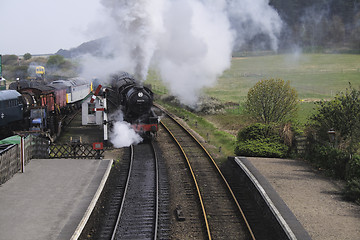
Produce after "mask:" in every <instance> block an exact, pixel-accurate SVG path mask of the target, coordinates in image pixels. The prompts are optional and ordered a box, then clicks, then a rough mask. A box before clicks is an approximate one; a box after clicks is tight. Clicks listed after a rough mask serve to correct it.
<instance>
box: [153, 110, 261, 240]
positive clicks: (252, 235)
mask: <svg viewBox="0 0 360 240" xmlns="http://www.w3.org/2000/svg"><path fill="white" fill-rule="evenodd" d="M156 107H158V108H160V109H161V110H162V111H163V112H164V113H165V114H167V115H168V116H169V117H170V118H171V119H172V120H173V121H174V122H175V123H176V124H177V125H179V126H180V127H181V128H182V129H183V130H185V131H186V132H187V133H188V134H189V135H190V136H191V137H192V138H193V140H194V141H196V143H197V144H198V145H199V146H200V147H201V148H202V150H203V151H204V152H205V154H206V155H207V156H208V158H209V160H210V161H211V162H212V164H213V166H214V167H215V168H216V170H217V173H218V174H219V175H220V176H221V178H222V180H223V181H224V183H225V185H226V187H227V189H228V191H229V193H230V194H231V196H232V198H233V200H234V202H235V204H236V206H237V208H238V210H239V212H240V214H241V216H242V218H243V220H244V222H245V225H246V227H247V229H248V231H249V234H250V235H251V238H252V239H253V240H255V239H256V238H255V235H254V233H253V231H252V229H251V226H250V224H249V222H248V221H247V219H246V216H245V214H244V211H243V210H242V208H241V206H240V204H239V202H238V200H237V199H236V197H235V194H234V192H233V191H232V189H231V187H230V185H229V183H228V181H227V180H226V178H225V176H224V175H223V174H222V172H221V170H220V168H219V167H218V165H217V164H216V162H215V160H214V159H213V158H212V156H211V154H210V153H209V152H208V151H207V150H206V149H205V147H204V146H203V145H202V144H201V143H200V142H199V140H198V139H197V138H196V137H195V136H194V135H193V134H192V133H191V132H190V131H189V130H188V129H186V128H185V127H184V126H183V125H182V124H181V123H180V122H179V121H178V120H176V119H175V117H174V116H173V115H172V114H171V113H169V112H168V111H167V110H165V109H163V108H162V107H160V106H158V105H156ZM161 124H162V126H164V127H165V125H164V123H163V122H162V121H161ZM165 129H167V127H165ZM167 131H169V130H167ZM177 143H178V142H177ZM178 144H179V143H178ZM182 151H183V150H182ZM188 164H189V163H188ZM192 174H193V173H192Z"/></svg>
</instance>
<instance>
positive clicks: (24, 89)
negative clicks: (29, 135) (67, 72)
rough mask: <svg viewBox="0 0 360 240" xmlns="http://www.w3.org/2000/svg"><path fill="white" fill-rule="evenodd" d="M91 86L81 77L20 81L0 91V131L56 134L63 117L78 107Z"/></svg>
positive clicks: (90, 89)
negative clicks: (48, 80) (52, 80)
mask: <svg viewBox="0 0 360 240" xmlns="http://www.w3.org/2000/svg"><path fill="white" fill-rule="evenodd" d="M90 91H92V84H91V83H88V82H86V81H84V80H82V79H80V78H74V79H69V80H58V81H54V82H51V83H45V82H43V81H28V80H19V81H16V82H13V83H11V84H10V85H9V90H3V91H0V115H1V116H0V117H1V118H0V128H1V130H30V131H37V132H48V133H49V134H50V136H54V135H56V134H58V133H59V131H60V129H61V123H62V119H63V118H64V116H65V115H66V114H67V113H69V112H71V111H73V110H74V109H77V108H79V107H80V102H81V100H82V99H84V98H85V97H86V96H87V95H88V94H89V93H90Z"/></svg>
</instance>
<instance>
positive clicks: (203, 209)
mask: <svg viewBox="0 0 360 240" xmlns="http://www.w3.org/2000/svg"><path fill="white" fill-rule="evenodd" d="M160 124H161V125H162V126H163V127H164V128H165V129H166V131H167V132H168V133H169V134H170V135H171V137H172V138H173V139H174V141H175V142H176V144H177V145H178V147H179V149H180V150H181V152H182V154H183V155H184V158H185V159H186V162H187V165H188V167H189V170H190V172H191V175H192V178H193V181H194V184H195V187H196V191H197V194H198V198H199V201H200V205H201V209H202V212H203V217H204V222H205V226H206V232H207V235H208V239H209V240H211V232H210V227H209V222H208V220H207V214H206V210H205V205H204V201H203V199H202V196H201V192H200V188H199V185H198V183H197V180H196V177H195V174H194V171H193V169H192V167H191V164H190V161H189V158H188V157H187V155H186V153H185V151H184V149H183V148H182V146H181V144H180V143H179V141H178V140H177V139H176V137H175V136H174V134H173V133H172V132H171V131H170V129H169V128H168V127H166V126H165V124H164V123H163V122H162V121H161V122H160Z"/></svg>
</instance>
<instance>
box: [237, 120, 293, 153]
mask: <svg viewBox="0 0 360 240" xmlns="http://www.w3.org/2000/svg"><path fill="white" fill-rule="evenodd" d="M288 152H289V147H288V146H287V145H285V144H284V143H283V142H282V141H281V138H280V136H279V134H277V132H276V131H275V130H274V129H273V128H272V126H270V125H265V124H261V123H255V124H252V125H250V126H248V127H246V128H244V129H242V130H240V131H239V133H238V135H237V145H236V147H235V154H236V155H238V156H248V157H281V158H282V157H286V156H287V153H288Z"/></svg>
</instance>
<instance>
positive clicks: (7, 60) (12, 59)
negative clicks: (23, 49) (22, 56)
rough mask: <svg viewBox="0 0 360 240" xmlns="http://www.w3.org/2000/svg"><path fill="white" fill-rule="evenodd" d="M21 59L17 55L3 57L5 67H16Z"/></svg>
mask: <svg viewBox="0 0 360 240" xmlns="http://www.w3.org/2000/svg"><path fill="white" fill-rule="evenodd" d="M18 59H19V57H18V56H16V55H3V56H2V63H3V65H16V63H17V62H18Z"/></svg>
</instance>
